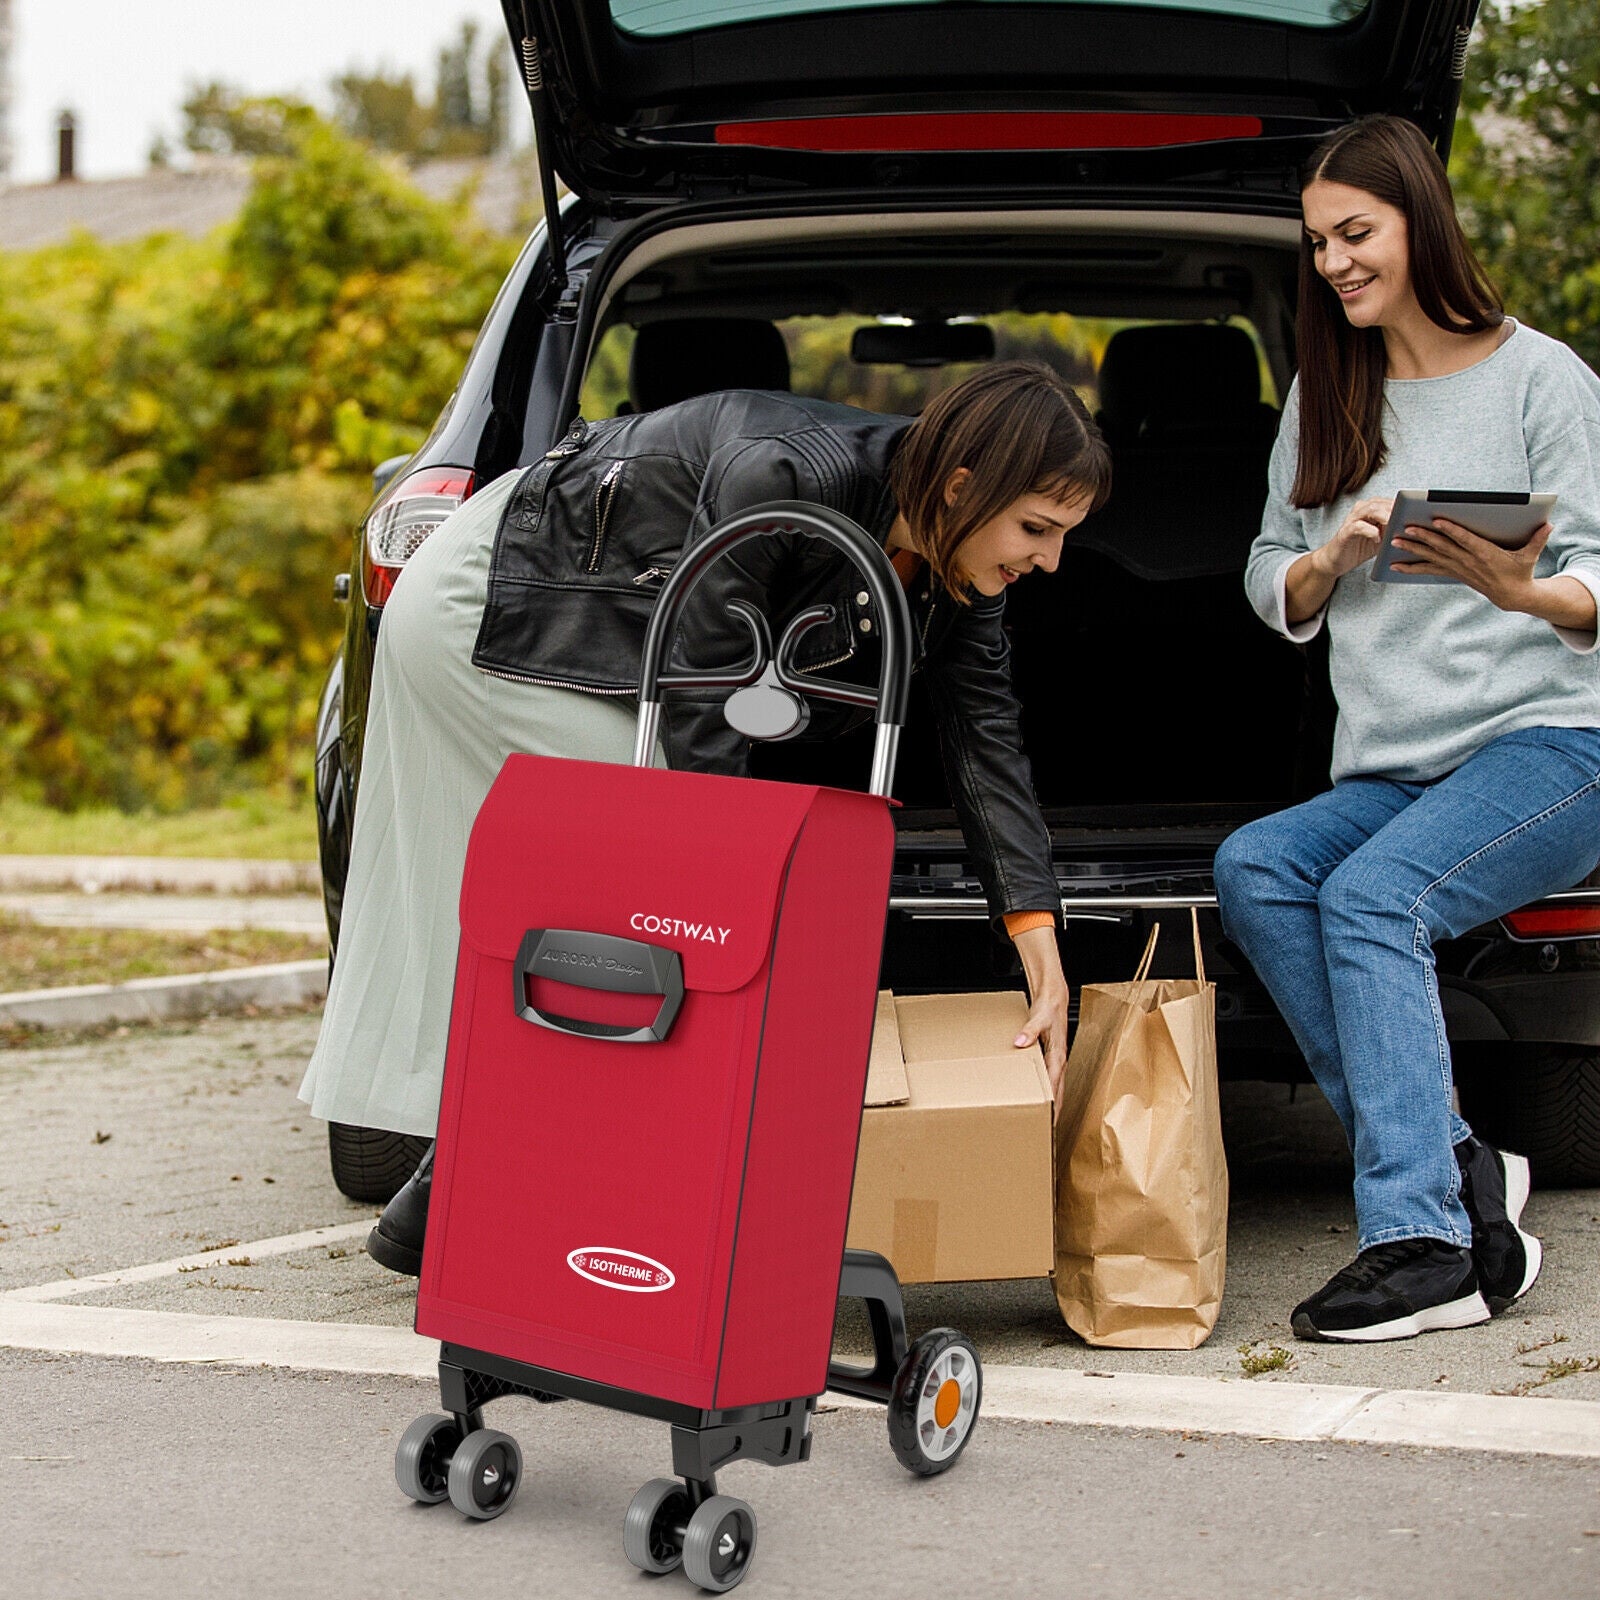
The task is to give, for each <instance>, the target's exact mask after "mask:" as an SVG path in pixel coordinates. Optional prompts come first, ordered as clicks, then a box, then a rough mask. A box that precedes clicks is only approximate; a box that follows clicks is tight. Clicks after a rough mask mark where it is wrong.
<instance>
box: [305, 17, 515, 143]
mask: <svg viewBox="0 0 1600 1600" xmlns="http://www.w3.org/2000/svg"><path fill="white" fill-rule="evenodd" d="M508 60H509V57H508V48H507V45H506V43H505V40H504V39H503V38H500V39H495V40H491V42H490V43H489V44H488V46H487V47H486V48H485V49H484V50H483V51H482V52H481V53H480V51H479V49H478V29H477V26H476V24H474V23H472V22H464V23H462V24H461V30H460V33H459V34H458V36H457V37H456V39H455V41H454V42H453V43H451V44H447V45H445V46H444V47H443V48H441V49H440V51H439V54H438V60H437V65H436V69H435V78H434V97H433V99H432V101H426V100H423V99H422V98H421V97H420V95H419V94H418V92H417V86H416V83H415V81H414V80H413V79H412V77H411V75H410V74H409V73H406V74H404V75H402V76H398V77H393V76H390V75H389V74H388V73H385V72H382V71H378V72H371V73H366V72H355V71H352V72H347V73H345V74H343V75H342V76H341V77H338V78H336V79H334V81H333V96H334V118H335V121H337V122H338V124H339V126H340V127H342V128H343V129H344V130H345V131H346V132H347V133H350V134H353V135H354V136H355V137H356V138H358V139H364V140H366V141H367V143H369V144H372V145H376V146H377V147H378V148H379V149H380V150H389V151H393V152H394V153H395V154H397V155H403V156H405V157H406V158H407V159H408V160H411V161H421V160H427V159H429V158H432V157H438V156H484V155H492V154H493V153H494V152H495V151H496V150H499V149H502V148H503V147H504V145H505V143H506V117H507V103H508V99H509V85H510V74H509V68H508Z"/></svg>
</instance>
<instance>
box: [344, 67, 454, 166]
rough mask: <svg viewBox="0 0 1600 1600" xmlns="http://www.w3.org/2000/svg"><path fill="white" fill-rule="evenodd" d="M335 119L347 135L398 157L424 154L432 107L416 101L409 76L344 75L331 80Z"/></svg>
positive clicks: (429, 137)
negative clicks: (349, 134)
mask: <svg viewBox="0 0 1600 1600" xmlns="http://www.w3.org/2000/svg"><path fill="white" fill-rule="evenodd" d="M333 101H334V117H335V120H336V121H337V122H338V123H339V126H340V127H342V128H343V129H344V130H345V131H346V132H347V133H351V134H353V135H354V136H355V137H356V138H358V139H364V140H366V142H367V143H368V144H373V145H376V146H377V147H378V148H379V149H380V150H392V151H394V152H396V153H397V154H399V155H405V156H421V155H425V154H427V152H428V150H429V147H430V145H431V143H432V139H433V127H434V117H433V107H432V106H430V105H428V104H427V103H426V102H425V101H423V100H419V99H418V98H417V86H416V83H415V82H414V81H413V80H412V77H411V74H410V73H409V72H408V73H405V74H404V75H403V76H401V77H398V78H391V77H390V76H388V75H387V74H386V73H383V72H374V73H361V72H347V73H345V74H344V75H343V76H342V77H338V78H335V79H334V80H333Z"/></svg>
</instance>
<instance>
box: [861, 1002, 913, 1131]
mask: <svg viewBox="0 0 1600 1600" xmlns="http://www.w3.org/2000/svg"><path fill="white" fill-rule="evenodd" d="M910 1098H911V1085H910V1083H909V1082H908V1081H907V1079H906V1061H905V1056H904V1054H903V1053H902V1052H901V1049H900V1023H899V1019H898V1018H897V1017H896V1015H895V1003H894V995H893V994H892V993H891V992H890V991H889V990H887V989H880V990H879V991H878V1010H877V1014H876V1016H874V1017H873V1019H872V1055H871V1057H870V1058H869V1060H868V1062H867V1101H866V1103H867V1104H868V1105H869V1106H902V1105H904V1104H905V1103H906V1101H908V1100H909V1099H910Z"/></svg>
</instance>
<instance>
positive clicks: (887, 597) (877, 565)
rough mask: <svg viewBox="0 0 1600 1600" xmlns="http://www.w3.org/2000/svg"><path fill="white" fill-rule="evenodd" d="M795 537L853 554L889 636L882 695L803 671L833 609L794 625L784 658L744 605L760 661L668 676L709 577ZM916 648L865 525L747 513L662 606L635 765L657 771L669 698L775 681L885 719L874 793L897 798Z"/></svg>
mask: <svg viewBox="0 0 1600 1600" xmlns="http://www.w3.org/2000/svg"><path fill="white" fill-rule="evenodd" d="M792 533H800V534H805V535H808V536H809V537H811V538H816V539H823V540H825V541H826V542H827V543H829V544H831V545H833V546H834V547H835V548H836V549H838V550H841V551H843V552H844V554H845V555H846V556H847V557H848V558H849V559H850V561H851V563H852V565H853V566H854V567H855V568H856V570H857V571H858V572H859V573H860V575H861V578H862V580H863V582H864V583H865V584H866V586H867V589H868V592H869V593H870V594H871V596H872V600H873V603H874V605H875V606H876V607H877V612H878V616H879V619H880V621H881V625H882V627H883V635H884V636H883V665H882V668H881V670H880V673H879V677H878V688H877V692H876V693H875V694H874V693H872V692H870V691H867V690H863V689H861V688H860V687H859V686H858V685H855V684H847V683H836V682H834V681H832V680H830V679H827V678H815V677H808V676H805V675H802V674H800V673H798V672H796V671H795V670H794V667H793V654H794V647H795V645H796V643H797V642H798V640H799V637H800V635H801V634H802V633H804V632H806V631H807V630H808V629H809V628H812V627H815V626H817V625H818V624H819V623H821V622H824V621H826V620H829V619H830V618H831V616H832V609H831V608H824V607H812V608H810V609H808V610H806V611H804V612H802V613H801V614H800V615H799V616H798V617H796V618H794V620H793V621H792V622H791V623H790V625H789V627H788V629H787V631H786V632H785V634H784V637H783V639H782V640H781V641H780V642H779V644H778V647H777V650H776V651H773V650H772V647H771V639H770V635H768V633H767V631H766V629H765V627H764V626H763V625H761V624H760V623H758V622H757V621H755V620H754V614H753V612H752V610H751V608H750V607H749V606H747V605H745V604H744V603H743V602H741V601H737V600H736V601H733V602H731V603H730V609H731V610H732V611H733V612H734V614H735V615H736V616H738V617H739V618H740V620H741V621H743V622H744V624H745V626H746V627H747V628H748V629H749V631H750V633H751V636H752V644H753V645H754V656H753V659H752V660H751V661H749V662H746V663H744V664H742V665H740V666H738V667H734V668H731V669H724V670H720V671H711V672H672V671H670V670H668V669H667V668H666V666H665V663H666V658H667V651H668V648H669V646H670V645H671V642H672V640H673V638H674V636H675V635H676V633H677V629H678V623H679V620H680V619H681V617H682V615H683V608H684V605H685V603H686V602H687V600H688V598H689V594H690V591H691V590H692V589H693V588H694V587H695V585H696V584H698V583H699V582H700V580H701V578H703V577H704V576H705V573H706V571H707V569H708V568H710V567H711V566H712V565H713V564H714V563H715V562H717V561H719V560H721V558H722V557H723V556H725V555H727V554H728V553H729V552H730V551H731V550H733V549H735V548H737V547H738V546H739V545H742V544H744V543H746V542H747V541H748V540H751V539H763V538H772V537H774V536H776V535H779V534H792ZM911 638H912V633H911V608H910V607H909V606H908V605H907V604H906V597H905V591H904V590H903V589H902V588H901V587H900V581H899V579H898V577H897V576H896V575H895V570H894V568H893V566H892V565H891V564H890V562H889V558H888V556H887V555H885V553H884V551H883V547H882V546H881V545H880V544H879V543H878V541H877V540H876V539H874V538H873V537H872V535H871V534H870V533H868V532H867V531H866V529H864V528H863V527H861V526H860V524H859V523H856V522H853V521H851V519H850V518H849V517H847V516H845V515H843V513H841V512H838V511H834V510H831V509H830V508H829V507H827V506H818V505H808V504H806V503H805V502H804V501H800V500H774V501H772V502H771V503H769V504H767V505H762V506H754V507H752V508H751V509H750V510H749V511H742V512H739V513H737V514H736V515H734V516H732V517H729V518H728V519H727V520H726V521H725V522H722V523H719V524H718V525H717V526H716V527H715V528H713V529H712V530H711V532H710V533H708V534H707V535H706V536H705V538H704V539H701V540H699V541H698V542H697V543H696V544H693V545H691V546H690V547H689V549H688V550H686V551H685V552H684V554H683V557H682V559H681V560H679V562H678V564H677V565H676V566H675V567H674V568H673V569H672V575H671V577H669V578H668V579H667V581H666V583H665V584H664V585H663V586H662V589H661V593H660V594H659V596H657V599H656V604H655V609H654V611H652V612H651V614H650V626H649V630H648V631H647V633H646V634H645V641H644V657H643V660H642V661H641V663H640V667H639V726H638V734H637V737H636V740H635V744H634V765H635V766H649V765H650V764H651V761H652V759H653V756H654V753H655V743H656V736H657V734H658V732H659V731H660V725H661V696H662V693H663V691H664V690H666V689H691V688H694V689H703V688H729V689H735V690H737V689H741V688H744V687H746V686H748V685H752V684H755V683H756V682H757V680H758V679H759V680H761V681H762V682H763V683H764V684H765V683H766V682H767V680H768V678H770V679H771V680H772V682H773V686H774V687H777V688H780V689H781V690H783V691H786V692H788V693H790V694H792V695H795V696H801V695H806V694H810V695H815V696H817V697H818V698H819V699H825V700H838V701H842V702H844V703H846V704H850V705H858V706H871V707H872V708H873V709H874V711H875V713H876V718H877V723H878V737H877V743H876V745H875V746H874V749H873V757H872V775H871V778H870V781H869V787H870V789H871V791H872V793H874V794H879V795H887V794H888V793H889V790H890V787H891V785H892V783H893V779H894V765H895V756H896V754H897V751H898V747H899V740H900V730H901V729H902V728H903V727H904V726H905V721H906V707H907V703H908V701H909V699H910V695H911ZM763 657H765V659H763ZM783 736H784V735H783V734H779V735H778V737H783Z"/></svg>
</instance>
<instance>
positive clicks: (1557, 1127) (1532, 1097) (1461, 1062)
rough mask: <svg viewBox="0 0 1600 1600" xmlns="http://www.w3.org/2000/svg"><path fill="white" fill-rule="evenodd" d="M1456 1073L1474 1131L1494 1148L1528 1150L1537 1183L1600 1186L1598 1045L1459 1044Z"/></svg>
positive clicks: (1552, 1186)
mask: <svg viewBox="0 0 1600 1600" xmlns="http://www.w3.org/2000/svg"><path fill="white" fill-rule="evenodd" d="M1455 1077H1456V1089H1457V1091H1458V1093H1459V1094H1460V1097H1461V1115H1462V1116H1463V1117H1465V1118H1466V1119H1467V1121H1468V1122H1469V1123H1471V1124H1472V1131H1473V1132H1474V1133H1475V1134H1477V1135H1478V1137H1479V1138H1480V1139H1483V1140H1485V1141H1486V1142H1487V1143H1489V1144H1492V1145H1493V1146H1495V1148H1496V1149H1498V1150H1514V1151H1516V1153H1517V1154H1518V1155H1524V1156H1526V1157H1527V1158H1528V1165H1529V1167H1530V1168H1531V1169H1532V1172H1533V1182H1534V1184H1535V1185H1536V1186H1537V1187H1538V1188H1541V1189H1588V1188H1594V1187H1597V1186H1600V1052H1597V1051H1594V1050H1589V1049H1584V1048H1583V1047H1581V1046H1575V1045H1558V1044H1476V1045H1463V1046H1459V1047H1458V1048H1457V1051H1456V1059H1455Z"/></svg>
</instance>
